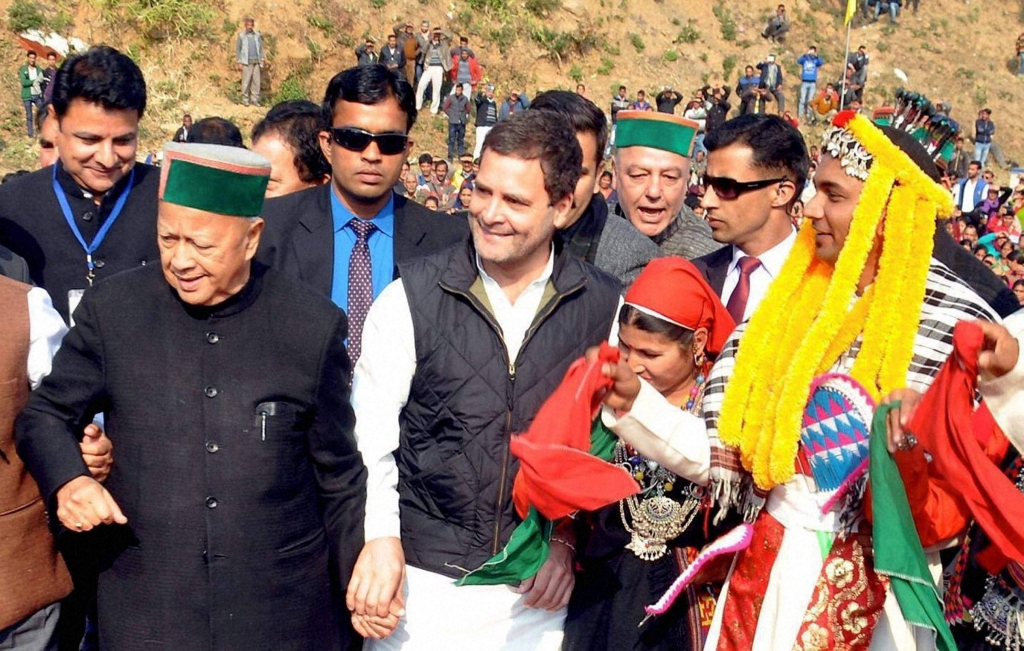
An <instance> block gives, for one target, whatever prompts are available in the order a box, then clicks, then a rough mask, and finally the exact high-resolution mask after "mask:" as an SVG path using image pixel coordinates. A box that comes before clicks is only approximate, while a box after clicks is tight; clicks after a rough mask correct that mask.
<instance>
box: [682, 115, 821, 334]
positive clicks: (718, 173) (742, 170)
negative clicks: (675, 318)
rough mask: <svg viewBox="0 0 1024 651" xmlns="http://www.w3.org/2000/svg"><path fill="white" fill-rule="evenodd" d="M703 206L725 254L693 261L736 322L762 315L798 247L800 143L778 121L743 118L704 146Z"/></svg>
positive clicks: (803, 158)
mask: <svg viewBox="0 0 1024 651" xmlns="http://www.w3.org/2000/svg"><path fill="white" fill-rule="evenodd" d="M704 145H705V146H706V147H707V148H708V152H709V153H708V167H707V173H706V174H705V175H704V177H703V178H702V184H703V185H704V198H703V201H702V204H703V206H704V209H705V210H706V211H707V213H706V218H707V220H708V223H709V224H710V225H711V231H712V233H714V238H715V241H717V242H721V243H722V244H727V245H729V246H726V247H725V248H723V249H719V250H718V251H715V252H714V253H711V254H709V255H706V256H704V257H702V258H698V259H697V260H694V264H696V265H697V268H698V269H700V270H701V271H702V272H703V273H704V275H705V277H706V278H707V280H708V284H710V285H711V287H712V289H714V290H715V291H716V292H718V294H719V296H721V298H722V302H723V303H725V305H726V307H727V308H728V309H729V313H730V314H732V317H733V320H734V321H735V322H736V323H737V324H739V323H742V322H743V321H744V320H746V319H749V318H750V316H751V315H752V314H753V313H754V311H755V310H756V309H757V306H758V304H759V303H760V302H761V299H762V298H764V295H765V293H766V292H767V291H768V286H769V285H770V284H771V282H772V280H774V279H775V277H776V276H778V274H779V272H780V271H781V270H782V264H783V263H784V262H785V261H786V258H787V257H788V256H789V252H790V250H791V249H792V248H793V243H794V242H795V241H796V230H795V229H794V228H793V223H792V221H791V220H790V217H789V211H790V208H791V207H792V205H793V202H794V201H796V199H797V198H798V197H799V196H800V190H801V189H803V187H804V180H805V179H806V178H807V173H808V168H809V166H810V159H809V158H808V156H807V148H806V146H805V145H804V140H803V137H802V136H801V135H800V132H799V131H797V130H796V128H795V127H793V126H792V125H790V124H788V123H787V122H786V121H785V120H783V119H782V118H780V117H778V116H777V115H743V116H740V117H738V118H735V119H733V120H729V121H728V122H726V123H725V124H723V125H722V126H720V127H719V128H718V129H716V130H715V131H714V132H713V133H710V134H708V136H707V138H706V139H705V141H704Z"/></svg>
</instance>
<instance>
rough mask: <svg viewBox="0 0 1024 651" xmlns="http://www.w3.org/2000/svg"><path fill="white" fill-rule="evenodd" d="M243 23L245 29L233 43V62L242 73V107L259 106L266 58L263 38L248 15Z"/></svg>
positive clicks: (254, 21) (253, 20)
mask: <svg viewBox="0 0 1024 651" xmlns="http://www.w3.org/2000/svg"><path fill="white" fill-rule="evenodd" d="M243 22H244V24H245V29H244V30H242V32H241V33H240V34H239V35H238V40H237V41H236V42H235V61H236V62H237V64H238V69H239V70H240V71H241V72H242V105H243V106H249V104H252V105H253V106H259V104H260V76H261V74H262V71H263V66H264V64H265V63H266V62H267V57H266V54H265V53H264V52H263V36H262V35H261V34H260V33H259V32H257V31H256V29H255V25H256V20H255V19H254V18H253V17H252V16H251V15H249V16H246V17H245V20H244V21H243Z"/></svg>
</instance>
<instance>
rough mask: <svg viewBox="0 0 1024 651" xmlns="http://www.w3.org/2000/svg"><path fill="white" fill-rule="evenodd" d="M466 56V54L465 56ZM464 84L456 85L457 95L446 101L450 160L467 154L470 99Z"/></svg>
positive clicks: (447, 98)
mask: <svg viewBox="0 0 1024 651" xmlns="http://www.w3.org/2000/svg"><path fill="white" fill-rule="evenodd" d="M463 56H466V54H463ZM463 90H464V86H463V85H462V83H457V84H455V94H454V95H449V96H448V97H446V98H445V100H444V108H443V109H442V110H443V111H444V114H445V116H446V117H447V118H448V160H455V158H456V156H462V155H463V154H465V153H466V125H467V124H469V97H468V96H467V95H465V93H463Z"/></svg>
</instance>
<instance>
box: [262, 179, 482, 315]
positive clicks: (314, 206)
mask: <svg viewBox="0 0 1024 651" xmlns="http://www.w3.org/2000/svg"><path fill="white" fill-rule="evenodd" d="M332 191H333V190H332V184H331V183H328V184H326V185H322V186H318V187H315V188H310V189H308V190H302V191H301V192H295V193H293V194H289V195H286V196H283V197H276V198H274V199H269V200H267V201H266V202H265V203H264V205H263V218H264V219H265V220H266V222H267V226H266V229H265V231H264V233H263V238H262V240H261V242H260V248H259V251H258V252H257V254H256V258H257V260H259V261H261V262H263V263H264V264H267V265H270V266H271V267H273V268H276V269H279V270H281V271H283V272H285V273H287V274H289V275H291V276H294V277H296V278H299V279H300V280H302V281H304V282H305V283H307V284H309V285H311V286H313V287H314V288H316V290H317V291H319V292H320V293H322V294H325V295H327V296H330V295H331V285H332V284H333V282H334V220H333V217H332V216H331V194H330V193H331V192H332ZM468 233H469V224H468V222H467V221H466V220H465V219H464V218H461V217H457V216H453V215H445V214H442V213H437V212H434V211H433V210H428V209H427V208H424V207H423V206H421V205H420V204H418V203H415V202H413V201H410V200H408V199H406V198H405V197H400V196H398V195H395V251H394V259H395V269H394V277H395V278H397V277H398V265H399V264H401V263H404V262H408V261H409V260H412V259H414V258H419V257H422V256H424V255H427V254H429V253H433V252H435V251H438V250H440V249H443V248H445V247H447V246H449V245H451V244H454V243H455V242H459V241H462V240H463V239H465V237H466V235H467V234H468Z"/></svg>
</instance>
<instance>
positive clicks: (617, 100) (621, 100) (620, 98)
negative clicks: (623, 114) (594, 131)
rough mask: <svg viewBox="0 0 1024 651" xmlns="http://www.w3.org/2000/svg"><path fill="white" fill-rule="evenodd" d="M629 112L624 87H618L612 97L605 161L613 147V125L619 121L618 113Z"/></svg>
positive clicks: (627, 98) (627, 97)
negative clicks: (610, 126) (610, 124)
mask: <svg viewBox="0 0 1024 651" xmlns="http://www.w3.org/2000/svg"><path fill="white" fill-rule="evenodd" d="M628 110H629V96H628V95H626V87H625V86H619V92H617V93H616V94H615V95H612V113H611V114H612V131H611V134H610V135H609V136H608V144H607V146H605V148H604V158H605V159H606V160H607V159H608V158H610V157H611V155H612V147H614V146H615V124H616V123H617V122H618V120H619V111H628Z"/></svg>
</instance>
